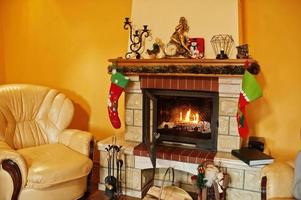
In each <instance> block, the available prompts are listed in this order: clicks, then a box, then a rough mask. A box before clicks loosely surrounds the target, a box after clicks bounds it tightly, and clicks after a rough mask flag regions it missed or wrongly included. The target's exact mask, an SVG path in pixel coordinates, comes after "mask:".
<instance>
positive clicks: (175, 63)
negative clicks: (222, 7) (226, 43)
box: [108, 58, 259, 77]
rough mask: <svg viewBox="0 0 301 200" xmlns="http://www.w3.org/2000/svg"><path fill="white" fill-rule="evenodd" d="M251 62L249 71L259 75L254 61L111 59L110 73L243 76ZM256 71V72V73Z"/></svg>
mask: <svg viewBox="0 0 301 200" xmlns="http://www.w3.org/2000/svg"><path fill="white" fill-rule="evenodd" d="M246 61H247V62H249V64H250V65H249V67H248V68H247V69H248V71H250V72H251V73H254V74H257V73H258V71H259V65H258V64H257V62H256V61H255V60H253V59H226V60H218V59H185V58H170V59H123V58H117V59H109V62H111V63H112V64H111V65H110V66H109V68H108V70H109V72H111V71H112V69H114V68H115V69H116V70H117V71H119V72H123V73H124V74H127V75H150V76H151V75H155V76H160V75H161V76H168V75H172V76H183V75H185V76H222V77H223V76H226V77H229V76H231V77H237V76H242V75H243V74H244V71H245V67H244V65H245V62H246ZM254 69H255V71H254Z"/></svg>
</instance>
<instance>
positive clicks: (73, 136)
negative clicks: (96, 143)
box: [58, 129, 92, 156]
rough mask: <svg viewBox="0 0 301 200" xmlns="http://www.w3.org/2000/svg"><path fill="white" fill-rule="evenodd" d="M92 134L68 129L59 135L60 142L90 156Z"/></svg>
mask: <svg viewBox="0 0 301 200" xmlns="http://www.w3.org/2000/svg"><path fill="white" fill-rule="evenodd" d="M91 141H92V134H91V133H89V132H86V131H80V130H75V129H66V130H64V131H62V132H61V133H60V134H59V135H58V142H59V143H61V144H64V145H66V146H68V147H70V148H71V149H73V150H75V151H77V152H79V153H82V154H84V155H86V156H89V153H90V142H91Z"/></svg>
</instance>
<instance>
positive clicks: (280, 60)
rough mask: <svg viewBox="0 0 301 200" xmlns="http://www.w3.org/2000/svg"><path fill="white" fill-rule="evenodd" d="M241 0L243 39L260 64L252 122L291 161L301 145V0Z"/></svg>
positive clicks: (276, 151)
mask: <svg viewBox="0 0 301 200" xmlns="http://www.w3.org/2000/svg"><path fill="white" fill-rule="evenodd" d="M242 2H243V20H242V21H243V30H244V35H243V40H244V41H245V42H246V43H249V45H250V53H251V55H252V56H253V57H254V58H255V59H256V60H258V62H259V64H260V65H261V73H260V75H258V76H257V78H258V80H259V82H260V84H261V85H262V87H263V93H264V97H263V98H261V99H260V100H257V101H255V102H254V103H251V104H250V105H249V106H248V107H249V108H248V111H249V113H250V117H251V119H250V126H251V127H252V132H253V133H254V134H255V135H258V136H262V137H265V138H266V140H267V143H268V145H269V146H270V148H271V150H272V154H273V155H274V156H275V157H277V158H279V159H292V158H294V157H295V155H296V152H297V151H298V150H300V149H301V138H300V137H301V135H300V134H301V133H300V132H301V130H300V129H301V89H300V86H301V78H300V76H301V60H300V55H301V50H300V44H301V37H300V36H301V20H300V19H301V12H300V8H301V1H300V0H287V1H285V2H284V1H283V0H264V1H262V0H252V1H251V0H242Z"/></svg>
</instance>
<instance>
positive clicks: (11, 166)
mask: <svg viewBox="0 0 301 200" xmlns="http://www.w3.org/2000/svg"><path fill="white" fill-rule="evenodd" d="M1 164H2V168H3V169H4V170H5V171H7V173H9V175H10V176H11V178H12V180H13V183H14V190H13V194H12V198H11V199H12V200H17V199H18V197H19V193H20V190H21V185H22V175H21V171H20V169H19V167H18V165H17V164H16V163H15V162H14V161H12V160H10V159H6V160H3V161H2V163H1Z"/></svg>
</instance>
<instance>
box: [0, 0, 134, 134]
mask: <svg viewBox="0 0 301 200" xmlns="http://www.w3.org/2000/svg"><path fill="white" fill-rule="evenodd" d="M0 13H1V18H0V22H1V23H2V24H3V27H5V29H3V48H4V54H3V55H4V67H5V78H6V83H34V84H42V85H47V86H51V87H54V88H58V89H59V90H62V91H63V92H65V93H66V94H67V95H68V96H69V97H70V98H71V99H72V100H73V101H74V103H75V105H76V113H75V119H74V120H73V123H72V127H75V128H80V129H84V130H90V131H91V132H93V133H94V134H95V136H96V138H97V139H100V138H105V137H107V136H108V135H112V134H114V133H119V132H121V131H122V130H118V131H116V130H114V129H113V128H112V127H111V125H110V123H109V119H108V117H107V110H106V108H107V107H106V105H107V93H108V88H109V84H110V82H109V78H110V76H109V75H108V73H107V66H108V64H109V63H108V62H107V59H108V58H114V57H117V56H120V55H124V53H125V52H126V50H127V38H128V32H127V31H125V30H123V21H124V17H126V16H130V13H131V1H130V0H115V1H99V0H89V1H80V0H64V1H57V0H43V1H39V0H38V1H34V0H14V1H10V0H4V1H0ZM1 23H0V24H1ZM120 107H123V106H122V105H121V106H120ZM121 117H122V118H123V113H121Z"/></svg>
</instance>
